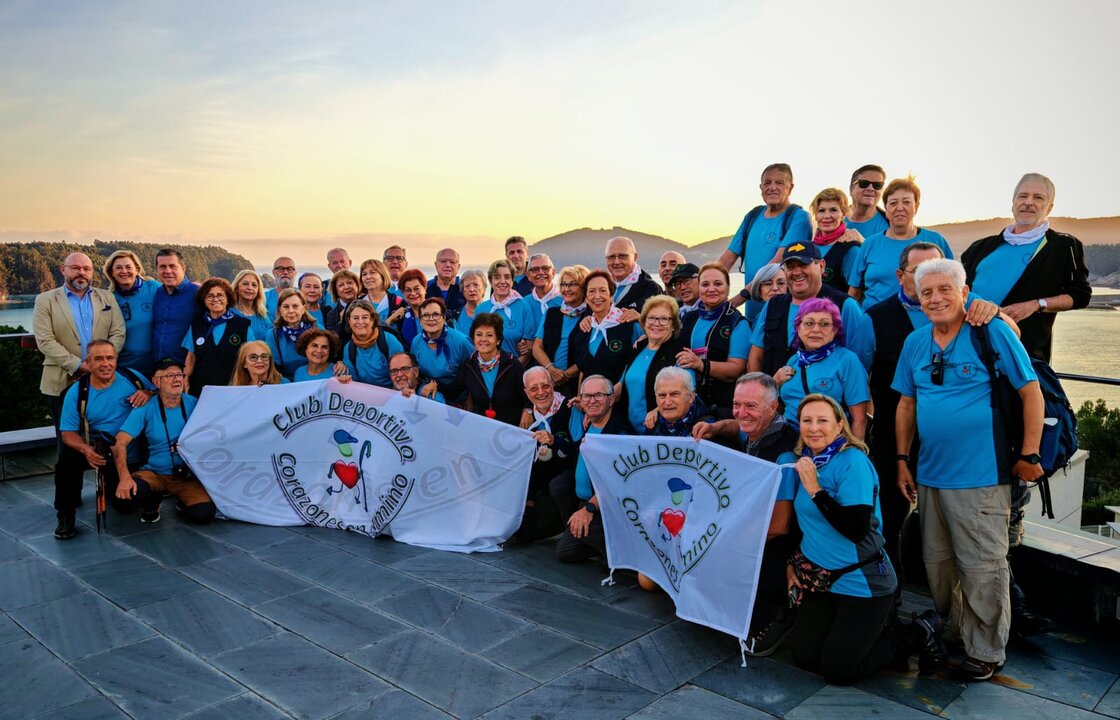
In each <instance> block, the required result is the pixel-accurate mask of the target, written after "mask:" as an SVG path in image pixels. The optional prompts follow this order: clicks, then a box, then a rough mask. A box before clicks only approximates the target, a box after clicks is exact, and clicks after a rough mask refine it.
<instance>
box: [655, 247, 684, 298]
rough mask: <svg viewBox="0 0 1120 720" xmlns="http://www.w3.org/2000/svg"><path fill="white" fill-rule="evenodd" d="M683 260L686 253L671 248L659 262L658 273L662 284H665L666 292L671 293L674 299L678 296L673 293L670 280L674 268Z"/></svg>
mask: <svg viewBox="0 0 1120 720" xmlns="http://www.w3.org/2000/svg"><path fill="white" fill-rule="evenodd" d="M683 262H684V255H681V254H680V253H679V252H677V251H675V250H670V251H669V252H667V253H664V254H663V255H662V256H661V260H659V261H658V263H657V274H658V276H659V277H660V278H661V284H662V285H664V286H665V292H667V293H669V296H670V297H672V298H673V299H674V300H675V299H677V296H676V295H674V294H673V288H672V283H671V282H670V281H671V280H672V279H673V270H674V269H675V268H676V267H677V265H680V264H681V263H683Z"/></svg>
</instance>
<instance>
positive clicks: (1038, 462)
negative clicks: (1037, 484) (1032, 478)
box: [1019, 453, 1042, 465]
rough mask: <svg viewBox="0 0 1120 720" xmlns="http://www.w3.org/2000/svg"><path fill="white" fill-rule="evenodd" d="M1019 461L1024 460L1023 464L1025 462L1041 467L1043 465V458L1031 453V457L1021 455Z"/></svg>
mask: <svg viewBox="0 0 1120 720" xmlns="http://www.w3.org/2000/svg"><path fill="white" fill-rule="evenodd" d="M1019 459H1020V460H1022V461H1023V462H1025V463H1029V464H1031V465H1041V464H1042V456H1041V455H1039V454H1038V453H1031V454H1030V455H1020V456H1019Z"/></svg>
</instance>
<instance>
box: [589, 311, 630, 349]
mask: <svg viewBox="0 0 1120 720" xmlns="http://www.w3.org/2000/svg"><path fill="white" fill-rule="evenodd" d="M621 320H622V309H621V308H616V307H612V308H611V310H610V312H608V313H607V316H606V317H605V318H603V321H602V322H599V321H597V320H596V319H595V316H594V315H592V316H591V342H595V336H596V335H599V334H602V336H603V337H604V338H605V337H606V336H607V331H608V330H610V329H611V328H612V327H614V326H615V325H618V324H620V323H619V321H621Z"/></svg>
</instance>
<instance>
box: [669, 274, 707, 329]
mask: <svg viewBox="0 0 1120 720" xmlns="http://www.w3.org/2000/svg"><path fill="white" fill-rule="evenodd" d="M668 287H669V289H670V293H671V294H673V297H675V298H676V299H677V304H678V305H679V306H680V309H681V310H680V316H681V319H682V320H683V319H684V316H685V315H687V314H689V313H690V312H693V311H694V310H696V309H697V308H698V307H700V268H698V267H696V265H694V264H692V263H690V262H686V263H681V264H680V265H677V266H676V267H675V268H674V269H673V275H672V277H670V278H669V285H668Z"/></svg>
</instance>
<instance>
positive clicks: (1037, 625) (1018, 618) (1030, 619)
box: [1011, 608, 1054, 638]
mask: <svg viewBox="0 0 1120 720" xmlns="http://www.w3.org/2000/svg"><path fill="white" fill-rule="evenodd" d="M1053 627H1054V621H1053V620H1051V619H1050V618H1048V617H1046V616H1045V615H1039V614H1037V613H1033V612H1031V611H1030V610H1027V609H1026V608H1022V609H1020V610H1015V609H1014V608H1012V609H1011V633H1012V634H1013V635H1014V636H1015V637H1018V638H1028V637H1034V636H1035V635H1042V634H1044V633H1048V632H1050V630H1052V629H1053Z"/></svg>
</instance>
